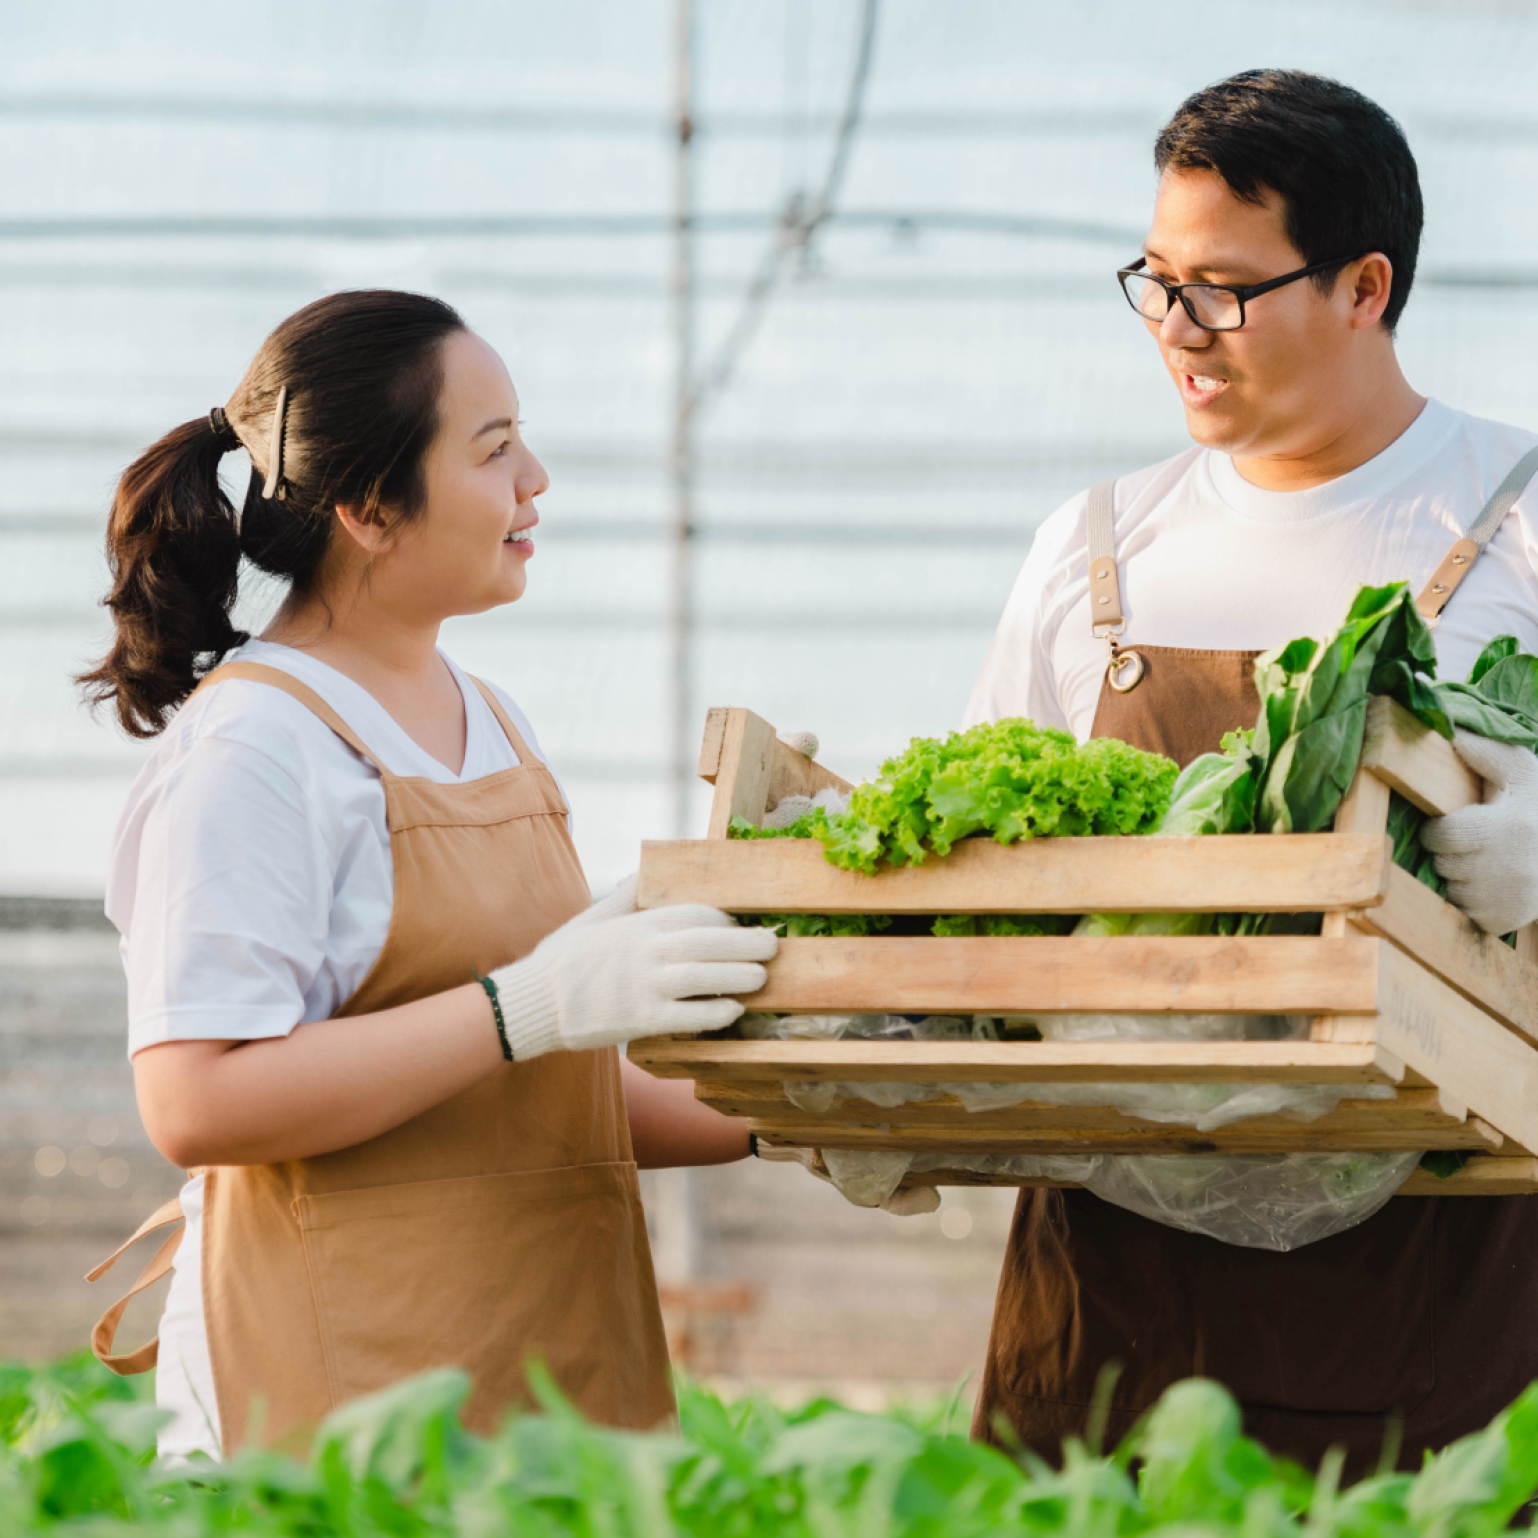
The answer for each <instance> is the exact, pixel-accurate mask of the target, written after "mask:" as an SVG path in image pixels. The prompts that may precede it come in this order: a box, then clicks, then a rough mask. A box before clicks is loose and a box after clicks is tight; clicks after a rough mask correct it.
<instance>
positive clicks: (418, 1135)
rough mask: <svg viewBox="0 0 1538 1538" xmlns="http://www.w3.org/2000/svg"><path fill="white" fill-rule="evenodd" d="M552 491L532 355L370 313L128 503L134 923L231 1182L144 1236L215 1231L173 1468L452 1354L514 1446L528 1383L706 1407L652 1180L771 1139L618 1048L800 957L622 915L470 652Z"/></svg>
mask: <svg viewBox="0 0 1538 1538" xmlns="http://www.w3.org/2000/svg"><path fill="white" fill-rule="evenodd" d="M239 446H244V447H245V448H246V449H247V451H248V452H249V453H250V455H251V459H252V463H253V471H252V477H251V484H250V488H249V490H248V491H247V494H246V499H245V505H244V507H243V509H242V511H241V513H240V515H239V517H238V518H237V517H236V515H235V512H234V509H233V507H232V506H231V505H230V503H229V502H228V501H227V499H226V498H225V497H224V495H223V493H222V492H221V490H220V488H219V481H218V469H219V461H220V459H221V457H222V456H223V455H224V454H225V453H226V452H227V451H229V450H231V449H233V448H236V447H239ZM547 484H548V482H547V479H546V476H545V472H544V470H543V468H542V467H541V466H540V464H539V462H538V460H537V459H535V457H534V455H533V454H532V453H531V452H530V451H529V449H528V448H527V447H526V446H525V445H524V443H523V441H522V440H521V438H520V436H519V431H518V401H517V397H516V394H515V392H514V389H513V385H512V381H511V380H510V379H509V377H508V374H507V370H506V369H505V368H504V366H503V364H502V361H501V359H500V358H499V357H498V356H497V354H496V353H495V352H494V351H493V350H492V349H491V348H490V347H489V346H488V345H487V344H486V343H485V342H484V341H482V340H481V339H480V338H479V337H477V336H475V335H474V334H473V333H472V332H470V331H469V330H467V329H466V327H465V325H464V323H463V322H462V321H461V320H460V318H459V316H458V315H457V314H455V312H454V311H453V310H451V309H450V308H449V307H448V306H447V305H445V304H442V303H440V302H439V301H437V300H434V299H429V298H423V297H420V296H417V295H412V294H399V293H390V292H370V293H350V294H336V295H333V296H331V297H330V298H327V299H322V300H319V301H317V302H316V303H315V304H312V305H309V306H307V307H306V308H305V309H303V310H301V311H299V312H298V313H297V314H296V315H293V316H291V317H290V318H289V319H288V320H286V321H284V322H283V324H282V325H280V326H279V327H278V329H277V330H276V331H274V332H273V334H272V335H271V336H270V337H269V338H268V339H267V341H266V342H265V343H264V344H263V346H262V349H261V351H260V352H259V353H258V355H257V357H256V359H255V361H254V362H253V363H252V364H251V367H250V368H249V369H248V370H247V373H246V376H245V378H244V379H243V380H242V381H241V384H240V386H239V387H238V388H237V390H236V391H235V394H234V395H233V396H232V397H231V399H230V401H229V403H228V405H227V406H225V407H223V408H217V407H216V408H215V409H214V410H213V411H212V412H210V413H209V416H208V417H207V418H206V419H199V420H197V421H194V422H188V423H185V424H183V425H182V426H180V427H178V428H175V429H174V430H173V431H172V432H170V433H168V434H167V435H166V436H165V437H164V438H162V439H161V440H160V441H159V442H158V443H156V444H155V445H154V446H153V447H151V448H150V449H149V450H148V451H147V452H146V453H145V454H144V455H143V456H142V457H141V458H140V459H139V460H138V461H137V462H136V463H135V464H133V465H132V466H130V468H129V469H128V471H127V472H126V473H125V475H124V476H123V479H122V481H121V483H120V485H119V487H118V491H117V497H116V501H115V504H114V507H113V511H112V518H111V524H110V530H109V534H108V558H109V561H110V563H111V567H112V572H113V587H112V592H111V594H110V595H109V597H108V599H107V603H108V606H109V607H110V609H111V610H112V614H113V618H114V621H115V625H116V636H115V640H114V643H113V646H112V648H111V651H110V652H109V654H108V655H107V657H106V658H105V659H104V660H103V661H102V663H101V664H100V665H99V666H98V667H97V668H95V669H94V670H93V671H92V672H90V673H88V674H86V675H85V676H84V678H83V679H82V682H83V683H84V684H85V685H86V687H87V688H88V689H89V690H90V691H91V693H92V695H93V696H94V697H95V698H96V699H99V700H110V701H112V703H113V704H114V705H115V707H116V710H117V714H118V718H119V720H120V721H121V722H122V724H123V726H124V727H125V728H126V729H127V730H128V731H130V732H131V733H133V734H134V735H136V736H140V737H149V736H155V735H157V734H162V733H163V736H162V738H161V742H160V743H159V744H158V745H157V747H156V749H155V751H154V753H153V754H152V755H151V757H150V759H149V761H148V763H147V764H146V765H145V767H144V769H143V771H142V772H141V774H140V775H139V777H138V779H137V780H136V781H135V783H134V787H133V789H132V791H131V792H130V795H129V799H128V804H127V806H126V808H125V810H124V812H123V816H122V820H121V822H120V824H119V827H118V831H117V836H116V841H115V845H114V849H113V856H112V868H111V873H110V876H109V891H108V899H107V907H108V913H109V915H110V916H111V918H112V920H113V922H114V923H115V924H116V925H117V926H118V928H119V930H120V931H121V932H122V936H123V956H124V960H125V965H126V969H127V973H128V984H129V1033H130V1043H129V1045H130V1052H131V1054H132V1058H133V1065H134V1082H135V1087H136V1090H137V1094H138V1100H139V1109H140V1113H141V1115H142V1116H143V1119H144V1124H145V1127H146V1129H147V1130H148V1132H149V1135H150V1137H151V1139H152V1140H153V1141H154V1143H155V1145H156V1147H158V1148H159V1149H160V1150H161V1152H163V1153H164V1154H165V1155H166V1157H167V1158H169V1159H171V1160H172V1161H174V1162H175V1163H177V1164H179V1165H181V1166H182V1167H184V1168H186V1169H188V1170H190V1171H191V1172H192V1175H191V1178H190V1179H189V1181H188V1183H187V1185H186V1187H185V1189H184V1191H183V1193H182V1196H181V1199H180V1203H179V1204H175V1203H173V1204H171V1206H170V1207H168V1208H166V1209H162V1211H161V1212H160V1213H157V1214H156V1215H155V1216H154V1217H153V1218H151V1219H150V1220H149V1221H148V1222H147V1223H146V1224H145V1226H144V1228H143V1229H142V1230H141V1233H142V1232H148V1231H150V1230H151V1229H152V1228H155V1227H165V1226H168V1225H171V1224H175V1223H178V1222H180V1221H181V1220H182V1219H185V1226H184V1227H181V1228H178V1229H176V1230H175V1231H173V1233H172V1235H171V1237H170V1238H169V1239H168V1240H167V1241H166V1244H165V1245H164V1246H163V1248H162V1253H161V1255H160V1256H157V1257H156V1260H155V1261H154V1262H152V1263H151V1265H150V1267H149V1268H148V1269H147V1271H146V1273H145V1278H141V1282H140V1285H141V1286H143V1285H147V1281H146V1278H149V1279H153V1277H154V1276H157V1275H160V1274H163V1273H164V1271H165V1270H166V1269H167V1267H168V1266H169V1265H170V1263H171V1261H172V1257H173V1256H174V1263H175V1276H174V1279H173V1282H172V1286H171V1291H170V1294H169V1297H168V1299H167V1303H166V1310H165V1315H164V1318H163V1321H162V1327H161V1344H160V1348H159V1382H158V1388H157V1396H158V1399H159V1402H160V1404H161V1406H162V1407H163V1408H164V1409H166V1410H168V1411H169V1412H170V1413H171V1415H172V1417H173V1418H172V1420H171V1422H170V1423H169V1425H168V1426H167V1427H166V1428H165V1430H164V1432H163V1433H162V1439H161V1449H162V1451H163V1452H165V1453H169V1454H174V1455H186V1454H189V1453H192V1452H195V1451H202V1452H205V1453H208V1454H211V1455H214V1456H217V1455H218V1454H219V1452H220V1451H221V1450H224V1449H229V1448H233V1447H235V1446H238V1445H240V1444H241V1443H243V1442H245V1441H248V1440H251V1439H254V1438H258V1437H259V1438H261V1439H262V1440H264V1441H267V1442H273V1441H280V1440H285V1439H286V1440H289V1441H293V1440H295V1439H298V1438H301V1437H302V1436H303V1434H304V1431H305V1429H306V1428H309V1427H313V1425H314V1424H315V1423H316V1422H317V1421H319V1420H320V1419H321V1417H322V1416H324V1415H325V1414H326V1413H327V1411H329V1410H330V1409H331V1408H332V1407H333V1406H334V1405H336V1404H338V1403H340V1402H342V1401H344V1400H346V1399H349V1398H351V1397H353V1396H355V1395H357V1394H360V1393H365V1392H368V1391H370V1390H373V1389H376V1388H379V1387H382V1386H383V1385H385V1384H387V1383H390V1382H393V1381H395V1380H397V1379H399V1378H401V1377H404V1376H405V1375H407V1374H409V1373H411V1372H414V1371H417V1370H419V1369H422V1368H426V1367H431V1366H437V1365H442V1364H445V1363H455V1364H458V1365H460V1366H463V1367H465V1368H467V1369H468V1370H469V1371H470V1373H471V1374H472V1377H473V1379H474V1384H475V1387H474V1391H473V1394H472V1397H471V1400H470V1402H469V1406H468V1409H467V1419H468V1421H469V1422H470V1423H471V1424H472V1425H476V1426H481V1427H485V1426H487V1425H489V1424H491V1423H494V1422H495V1421H496V1420H497V1419H498V1418H499V1416H500V1414H501V1413H502V1412H503V1410H504V1409H505V1408H506V1406H507V1405H509V1404H510V1403H513V1402H515V1401H517V1400H519V1399H520V1398H521V1397H522V1396H523V1394H524V1392H525V1383H524V1367H525V1363H526V1362H527V1361H528V1360H529V1359H530V1358H538V1359H540V1360H542V1361H543V1362H544V1363H545V1364H546V1366H547V1367H548V1368H549V1369H550V1371H551V1372H552V1373H553V1375H554V1377H555V1380H556V1382H557V1383H558V1384H559V1385H560V1386H561V1387H562V1388H563V1390H564V1391H565V1392H566V1393H567V1394H568V1395H569V1396H570V1397H571V1398H572V1399H573V1400H574V1401H575V1402H576V1404H577V1405H578V1406H579V1407H581V1408H582V1409H583V1410H585V1411H586V1412H587V1413H588V1414H589V1415H592V1416H594V1417H596V1418H599V1419H602V1420H606V1421H609V1422H612V1423H615V1424H620V1425H630V1426H645V1425H649V1424H652V1423H655V1422H656V1421H658V1420H660V1419H662V1418H664V1417H665V1416H666V1415H667V1414H668V1413H669V1412H670V1410H671V1408H672V1400H671V1394H670V1390H669V1385H668V1378H667V1355H666V1349H665V1346H664V1343H663V1338H662V1331H661V1323H660V1318H659V1314H658V1308H657V1297H656V1288H655V1284H654V1282H653V1278H652V1270H651V1260H650V1256H649V1253H648V1250H647V1245H646V1237H645V1227H644V1223H643V1220H642V1213H641V1208H640V1203H639V1198H638V1193H637V1185H636V1175H635V1170H636V1163H637V1161H638V1162H639V1163H641V1164H647V1165H660V1164H679V1163H690V1164H701V1163H712V1162H721V1161H725V1160H729V1159H735V1158H740V1157H742V1156H743V1155H745V1154H746V1153H747V1137H746V1134H745V1133H744V1132H743V1131H742V1130H740V1128H738V1127H736V1126H734V1125H733V1124H732V1123H731V1122H729V1121H728V1119H727V1118H725V1117H720V1116H718V1115H716V1113H714V1112H711V1111H708V1110H706V1109H705V1108H703V1107H700V1106H697V1105H696V1104H695V1103H694V1102H693V1100H692V1099H691V1097H690V1094H689V1090H690V1086H688V1085H687V1084H683V1085H670V1086H661V1085H658V1084H657V1083H656V1082H655V1081H653V1080H651V1079H649V1078H648V1077H647V1076H646V1075H644V1074H641V1073H639V1072H638V1071H635V1070H632V1069H629V1068H628V1067H626V1068H624V1069H623V1070H622V1064H621V1061H620V1058H619V1056H618V1053H617V1052H616V1050H615V1049H616V1046H617V1045H619V1044H621V1043H624V1042H626V1041H630V1040H633V1039H635V1038H637V1037H641V1036H646V1035H651V1034H657V1033H659V1032H664V1031H674V1030H685V1031H690V1030H702V1029H711V1028H716V1027H720V1026H723V1025H726V1024H728V1023H729V1022H730V1021H731V1020H733V1019H734V1018H735V1017H736V1016H737V1014H738V1013H740V1010H741V1006H740V1005H739V1004H737V1003H736V1002H735V1001H734V1000H732V999H730V998H725V997H720V996H721V995H727V994H732V993H742V992H750V991H752V990H753V989H755V988H757V987H760V986H762V981H763V977H764V971H763V968H762V966H761V965H760V964H759V963H761V962H762V961H764V960H767V959H768V958H769V957H770V956H771V955H772V954H773V951H774V941H773V938H772V936H770V935H769V933H768V932H767V931H764V930H759V929H753V930H747V929H738V928H736V927H734V926H733V925H732V924H731V922H730V920H729V919H728V918H727V917H726V916H725V915H724V914H721V913H718V912H716V911H715V910H714V909H711V908H700V907H677V908H667V909H660V910H656V911H653V912H647V913H637V912H635V911H634V902H633V891H634V887H633V883H632V884H628V885H627V887H626V888H623V889H622V890H621V892H619V893H617V894H616V895H615V897H613V898H611V899H609V900H607V901H606V902H604V903H601V904H599V905H598V906H597V907H590V906H589V904H590V901H591V899H590V896H589V892H588V886H587V882H586V880H585V878H584V877H583V875H582V870H581V866H580V865H579V863H578V861H577V856H576V852H575V850H574V848H573V846H572V842H571V837H570V834H569V831H568V827H567V821H568V814H567V808H566V803H565V800H564V798H563V795H562V792H561V790H560V787H559V786H558V785H557V783H556V781H555V779H554V777H553V776H552V774H551V773H550V771H549V770H548V769H547V768H546V766H545V764H544V762H543V757H542V755H541V754H540V752H539V749H538V746H537V744H535V743H534V740H533V733H532V732H531V730H530V729H529V726H528V723H527V722H526V721H525V720H524V718H523V716H522V715H521V713H520V712H519V710H518V708H517V706H516V705H514V704H513V702H512V701H511V700H510V699H509V698H508V697H507V696H506V695H504V694H502V693H501V692H500V691H499V690H496V689H494V688H491V687H489V686H488V685H486V684H484V683H481V682H480V681H479V680H472V679H469V678H467V676H466V675H465V674H463V673H462V672H461V671H460V670H459V669H458V668H457V667H456V666H455V665H454V663H453V662H452V661H450V660H449V658H448V657H446V656H445V655H444V654H443V653H442V652H440V651H439V650H438V649H437V637H438V630H439V626H440V625H441V624H442V622H443V621H444V620H445V619H447V618H449V616H451V615H454V614H472V613H480V612H482V611H484V610H486V609H490V608H493V607H495V606H497V605H499V604H505V603H511V602H513V601H515V600H516V599H517V598H519V597H520V596H521V595H522V593H523V591H524V586H525V582H526V567H527V564H528V561H529V558H530V556H531V555H532V554H533V544H532V541H531V539H530V533H531V531H532V529H533V527H534V525H535V523H536V522H537V521H538V515H537V513H536V512H535V508H534V498H535V497H536V496H537V495H539V494H540V493H541V492H543V491H544V490H545V489H546V486H547ZM242 558H244V559H245V560H247V561H249V562H250V563H251V564H252V565H254V566H256V567H259V568H260V569H261V570H263V571H265V572H267V573H270V574H271V575H273V576H276V577H278V578H281V579H284V580H285V581H286V582H287V583H288V584H289V586H288V592H287V596H286V599H285V601H284V602H283V604H282V606H281V608H280V609H279V611H278V613H277V616H276V618H275V619H274V621H273V622H272V624H271V625H269V626H268V628H267V629H266V631H265V632H264V633H263V635H262V636H261V638H260V639H257V640H253V639H249V638H248V637H247V636H245V635H244V634H243V633H242V632H240V631H238V630H236V629H234V628H233V626H232V623H231V619H230V612H231V608H232V606H233V603H234V600H235V596H236V586H237V574H238V568H239V565H240V562H241V560H242ZM221 659H225V660H223V662H222V665H221ZM200 675H201V680H202V681H201V683H200V682H199V677H200ZM189 696H191V698H189ZM184 701H185V702H186V703H185V704H183V702H184ZM300 1027H302V1028H300ZM622 1071H623V1073H624V1076H625V1077H624V1084H623V1087H622V1082H621V1075H622ZM136 1237H137V1236H136ZM178 1244H179V1245H180V1248H179V1250H178V1249H177V1245H178ZM113 1258H114V1259H115V1258H116V1257H113ZM108 1264H110V1262H108ZM103 1269H105V1267H103ZM96 1274H99V1272H98V1273H96ZM135 1290H138V1289H135ZM124 1301H125V1302H126V1300H124ZM122 1308H123V1304H122V1303H119V1304H118V1305H116V1306H115V1307H114V1308H113V1309H112V1310H110V1311H109V1313H108V1315H107V1317H106V1318H105V1319H103V1321H102V1323H101V1325H100V1326H98V1329H97V1336H96V1341H95V1345H96V1349H97V1353H98V1355H100V1356H101V1357H102V1358H103V1360H105V1361H108V1363H109V1365H113V1366H115V1367H117V1368H118V1370H120V1371H143V1370H145V1369H146V1368H147V1367H149V1366H151V1365H154V1363H155V1361H156V1347H155V1343H154V1342H151V1343H150V1345H149V1346H147V1347H144V1348H141V1349H140V1350H139V1351H137V1352H133V1353H130V1354H128V1355H126V1356H122V1357H113V1356H112V1355H111V1350H112V1338H113V1334H114V1332H115V1329H116V1324H117V1320H118V1318H119V1317H120V1316H121V1313H122Z"/></svg>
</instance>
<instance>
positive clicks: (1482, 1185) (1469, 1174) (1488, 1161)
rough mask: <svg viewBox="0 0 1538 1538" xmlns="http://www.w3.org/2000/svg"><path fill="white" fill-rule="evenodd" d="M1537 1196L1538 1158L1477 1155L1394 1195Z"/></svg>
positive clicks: (940, 1177) (1025, 1183)
mask: <svg viewBox="0 0 1538 1538" xmlns="http://www.w3.org/2000/svg"><path fill="white" fill-rule="evenodd" d="M915 1186H1016V1187H1027V1188H1032V1189H1042V1188H1045V1189H1049V1190H1064V1189H1070V1190H1071V1189H1072V1184H1071V1182H1067V1181H1061V1180H1035V1179H1021V1178H1020V1177H1018V1176H1009V1175H978V1174H976V1173H974V1172H973V1171H972V1170H933V1171H930V1172H929V1173H927V1174H912V1175H908V1176H906V1177H905V1178H904V1180H903V1183H902V1185H901V1186H900V1187H899V1188H898V1189H899V1190H911V1189H912V1188H913V1187H915ZM1534 1193H1538V1159H1527V1158H1523V1159H1505V1158H1495V1157H1492V1156H1487V1155H1478V1156H1476V1157H1475V1158H1473V1159H1470V1160H1469V1162H1468V1163H1467V1164H1466V1165H1464V1167H1463V1168H1462V1169H1461V1170H1459V1172H1458V1173H1457V1174H1456V1175H1451V1176H1449V1177H1448V1178H1447V1179H1446V1180H1438V1179H1437V1177H1436V1176H1435V1175H1433V1174H1431V1173H1430V1172H1429V1171H1427V1170H1420V1169H1418V1170H1415V1171H1413V1172H1412V1174H1411V1175H1410V1178H1409V1179H1408V1180H1407V1181H1405V1183H1404V1184H1403V1185H1402V1186H1400V1188H1399V1189H1398V1190H1397V1191H1396V1192H1395V1193H1394V1195H1395V1196H1531V1195H1533V1194H1534Z"/></svg>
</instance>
